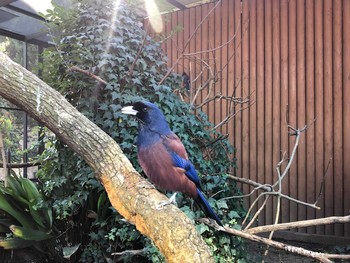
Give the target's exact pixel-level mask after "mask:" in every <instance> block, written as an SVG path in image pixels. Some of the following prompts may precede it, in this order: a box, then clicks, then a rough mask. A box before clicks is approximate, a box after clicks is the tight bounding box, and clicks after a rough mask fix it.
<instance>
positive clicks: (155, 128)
mask: <svg viewBox="0 0 350 263" xmlns="http://www.w3.org/2000/svg"><path fill="white" fill-rule="evenodd" d="M122 113H124V114H130V115H135V116H136V117H137V118H138V119H139V120H140V128H139V129H140V131H141V132H142V131H143V130H149V131H152V132H155V133H158V134H161V135H166V134H169V133H171V130H170V128H169V125H168V123H167V121H166V119H165V117H164V114H163V112H162V111H161V110H160V109H159V108H158V107H157V106H156V105H155V104H153V103H151V102H148V101H138V102H136V103H134V105H133V106H127V107H124V108H122Z"/></svg>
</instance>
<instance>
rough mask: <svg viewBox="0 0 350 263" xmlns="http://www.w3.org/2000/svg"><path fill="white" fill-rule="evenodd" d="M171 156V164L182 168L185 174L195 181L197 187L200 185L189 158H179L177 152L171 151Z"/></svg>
mask: <svg viewBox="0 0 350 263" xmlns="http://www.w3.org/2000/svg"><path fill="white" fill-rule="evenodd" d="M171 157H172V159H173V164H174V165H175V166H176V167H179V168H182V169H184V170H185V174H186V176H187V177H188V178H189V179H190V180H191V181H192V182H194V183H195V185H196V186H197V187H200V182H199V177H198V174H197V171H196V169H195V168H194V166H193V164H192V163H191V161H190V160H186V159H184V158H181V157H180V156H179V155H178V154H177V153H175V152H172V153H171Z"/></svg>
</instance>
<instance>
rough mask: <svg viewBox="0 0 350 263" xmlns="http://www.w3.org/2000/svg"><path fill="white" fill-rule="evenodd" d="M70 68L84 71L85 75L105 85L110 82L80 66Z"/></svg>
mask: <svg viewBox="0 0 350 263" xmlns="http://www.w3.org/2000/svg"><path fill="white" fill-rule="evenodd" d="M69 70H70V71H77V72H80V73H83V74H84V75H86V76H89V77H90V78H93V79H95V80H97V81H98V82H100V83H101V84H103V85H104V86H107V84H108V83H107V82H106V81H105V80H103V79H101V78H100V77H99V76H96V75H95V74H92V73H91V72H89V71H86V70H83V69H81V68H79V67H77V66H72V67H70V69H69Z"/></svg>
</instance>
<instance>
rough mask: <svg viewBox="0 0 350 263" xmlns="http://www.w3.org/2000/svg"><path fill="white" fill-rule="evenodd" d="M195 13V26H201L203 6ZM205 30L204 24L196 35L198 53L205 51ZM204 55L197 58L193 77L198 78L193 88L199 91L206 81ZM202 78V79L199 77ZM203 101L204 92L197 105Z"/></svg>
mask: <svg viewBox="0 0 350 263" xmlns="http://www.w3.org/2000/svg"><path fill="white" fill-rule="evenodd" d="M195 13H196V16H195V18H194V19H195V25H196V26H197V25H199V24H200V23H201V21H202V8H201V6H196V7H195ZM203 28H204V25H203V24H202V25H201V27H200V28H199V29H198V30H197V33H196V37H195V41H196V43H195V44H196V50H195V51H196V52H198V51H203V45H202V43H203V40H202V31H203ZM202 60H203V53H200V54H198V55H197V56H196V68H195V73H196V74H195V75H194V76H192V79H194V78H196V79H197V80H196V82H195V83H194V84H193V85H194V86H193V88H194V89H195V90H197V89H199V88H200V85H201V84H202V83H203V81H204V79H203V73H202V72H203V69H204V65H203V63H202V62H203V61H202ZM198 76H200V77H198ZM202 100H203V98H202V92H201V94H200V95H199V96H198V97H197V99H196V102H195V103H196V104H199V103H201V102H202Z"/></svg>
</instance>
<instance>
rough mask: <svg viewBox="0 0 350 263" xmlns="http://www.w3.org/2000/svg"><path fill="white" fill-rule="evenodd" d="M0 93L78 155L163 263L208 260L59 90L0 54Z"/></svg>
mask: <svg viewBox="0 0 350 263" xmlns="http://www.w3.org/2000/svg"><path fill="white" fill-rule="evenodd" d="M0 95H1V96H2V97H4V98H5V99H7V100H9V101H10V102H12V103H14V104H15V105H17V106H18V107H20V108H22V109H23V110H25V111H26V112H28V113H29V114H30V115H31V116H32V117H33V118H35V119H37V120H38V121H40V122H41V123H43V124H44V125H46V126H47V127H48V128H49V129H50V130H52V131H53V132H54V133H55V134H56V135H57V136H58V137H59V138H60V139H61V140H62V141H63V142H64V143H66V144H67V145H68V146H69V147H71V148H72V149H73V150H74V151H75V152H76V153H78V154H79V155H80V156H82V157H83V158H84V159H85V160H86V161H87V162H88V164H89V165H90V166H91V167H92V168H93V170H94V172H95V175H96V177H97V178H98V179H99V180H100V181H101V182H102V184H103V185H104V187H105V189H106V191H107V193H108V196H109V199H110V201H111V203H112V205H113V207H114V208H115V209H116V210H117V211H118V212H119V213H120V214H121V215H122V216H123V217H124V218H125V219H127V220H128V221H129V222H130V223H132V224H135V226H136V227H137V229H138V230H139V231H140V232H141V233H143V234H144V235H146V236H148V237H149V238H151V239H152V240H153V241H154V243H155V244H156V246H157V247H158V248H159V250H160V251H161V253H162V254H163V255H164V256H165V258H166V260H167V261H168V262H205V263H208V262H213V261H214V260H213V257H212V254H211V251H210V249H209V247H208V246H207V245H206V243H205V242H204V241H203V239H202V238H201V236H200V235H199V234H198V233H197V232H196V230H195V227H194V225H193V224H192V223H191V221H190V220H189V219H188V218H187V217H186V215H184V214H183V213H182V212H181V211H180V210H179V209H178V208H177V207H175V206H167V207H166V208H164V209H163V210H157V209H156V208H155V206H156V204H157V203H158V202H159V201H162V200H164V198H165V196H164V195H162V194H161V193H159V192H158V191H157V190H156V189H154V187H152V185H151V184H150V183H148V181H146V180H145V179H143V178H142V177H141V176H140V175H139V174H138V173H137V172H136V170H135V169H134V168H133V166H132V165H131V163H130V161H129V160H128V159H127V158H126V157H125V155H124V154H123V152H122V151H121V149H120V147H119V145H118V144H117V143H116V142H115V141H114V140H113V139H112V138H110V137H109V136H108V135H107V134H106V133H104V132H103V131H102V130H101V129H100V128H98V127H97V126H96V125H95V124H94V123H92V122H91V121H89V120H88V119H87V118H86V117H85V116H83V115H82V114H81V113H80V112H79V111H77V110H76V109H75V108H74V107H73V106H72V105H71V104H70V103H69V102H68V101H67V100H66V99H65V98H64V97H63V96H62V95H61V94H60V93H59V92H57V91H56V90H54V89H52V88H51V87H49V86H48V85H47V84H45V83H44V82H43V81H41V80H40V79H39V78H38V77H36V76H35V75H34V74H32V73H30V72H29V71H27V70H26V69H24V68H23V67H21V66H20V65H18V64H16V63H14V62H13V61H11V60H10V59H9V58H8V57H7V56H6V55H4V54H3V53H1V52H0Z"/></svg>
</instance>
